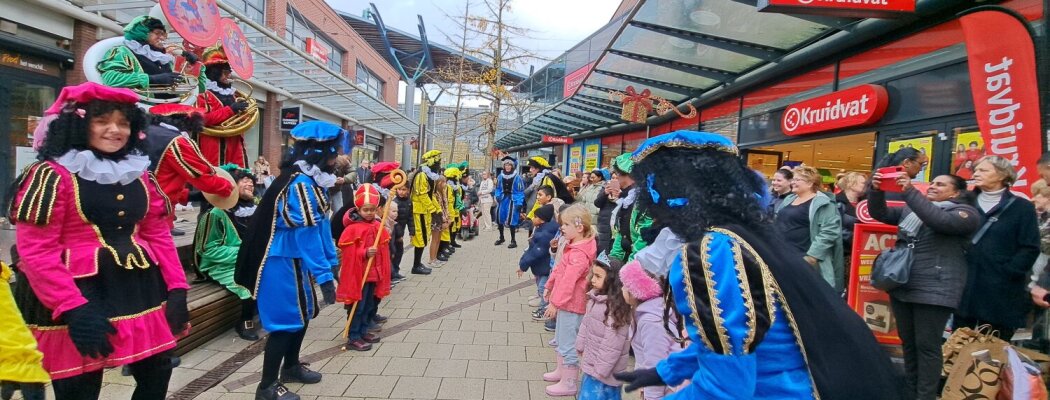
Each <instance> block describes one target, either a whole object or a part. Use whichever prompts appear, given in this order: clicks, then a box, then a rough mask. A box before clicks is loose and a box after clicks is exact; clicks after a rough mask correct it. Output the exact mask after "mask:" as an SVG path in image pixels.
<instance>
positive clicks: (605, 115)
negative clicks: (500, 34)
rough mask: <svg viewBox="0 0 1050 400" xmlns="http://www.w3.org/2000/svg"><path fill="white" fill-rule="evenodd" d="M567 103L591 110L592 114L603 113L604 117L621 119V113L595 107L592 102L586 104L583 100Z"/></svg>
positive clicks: (587, 110)
mask: <svg viewBox="0 0 1050 400" xmlns="http://www.w3.org/2000/svg"><path fill="white" fill-rule="evenodd" d="M577 101H578V102H579V100H577ZM565 104H568V105H569V107H573V108H578V109H580V110H583V111H586V112H589V113H592V114H597V115H601V116H603V117H606V118H610V119H614V120H616V121H619V120H620V114H613V113H611V112H608V111H605V110H601V109H595V108H594V107H593V106H591V105H590V104H585V103H582V102H579V103H565Z"/></svg>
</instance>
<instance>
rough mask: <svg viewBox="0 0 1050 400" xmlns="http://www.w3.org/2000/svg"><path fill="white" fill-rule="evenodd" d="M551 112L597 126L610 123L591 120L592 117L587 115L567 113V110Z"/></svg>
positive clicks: (595, 119)
mask: <svg viewBox="0 0 1050 400" xmlns="http://www.w3.org/2000/svg"><path fill="white" fill-rule="evenodd" d="M550 112H555V113H559V114H562V115H565V116H567V117H569V118H576V119H580V120H584V121H587V122H590V123H592V124H596V125H604V124H607V123H609V121H604V120H600V119H597V118H591V117H588V116H586V115H579V114H574V113H570V112H568V111H565V110H559V109H554V110H550Z"/></svg>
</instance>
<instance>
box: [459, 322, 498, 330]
mask: <svg viewBox="0 0 1050 400" xmlns="http://www.w3.org/2000/svg"><path fill="white" fill-rule="evenodd" d="M459 330H461V331H474V332H489V331H492V321H477V320H474V321H469V320H459Z"/></svg>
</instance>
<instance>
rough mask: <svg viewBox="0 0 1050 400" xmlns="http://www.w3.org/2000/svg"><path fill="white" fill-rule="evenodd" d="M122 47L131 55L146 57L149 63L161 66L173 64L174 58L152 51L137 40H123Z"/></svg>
mask: <svg viewBox="0 0 1050 400" xmlns="http://www.w3.org/2000/svg"><path fill="white" fill-rule="evenodd" d="M124 46H127V48H128V50H131V52H132V53H135V54H138V55H140V56H143V57H146V59H148V60H150V61H153V62H157V63H161V64H174V63H175V56H173V55H171V54H168V53H162V52H159V51H156V50H153V48H151V47H150V46H149V45H148V44H143V43H142V42H139V41H137V40H127V39H124Z"/></svg>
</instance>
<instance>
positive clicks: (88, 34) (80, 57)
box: [66, 20, 98, 85]
mask: <svg viewBox="0 0 1050 400" xmlns="http://www.w3.org/2000/svg"><path fill="white" fill-rule="evenodd" d="M97 38H98V28H97V27H95V26H94V25H91V24H89V23H87V22H83V21H79V20H77V21H74V22H73V44H72V46H71V49H72V50H73V59H74V60H76V64H75V65H74V66H73V68H72V69H71V70H69V71H66V84H67V85H79V84H81V83H84V82H85V81H87V78H85V77H84V65H83V64H82V63H83V62H84V54H85V53H87V50H88V48H90V47H91V45H93V44H95V42H97V41H98V40H97Z"/></svg>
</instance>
